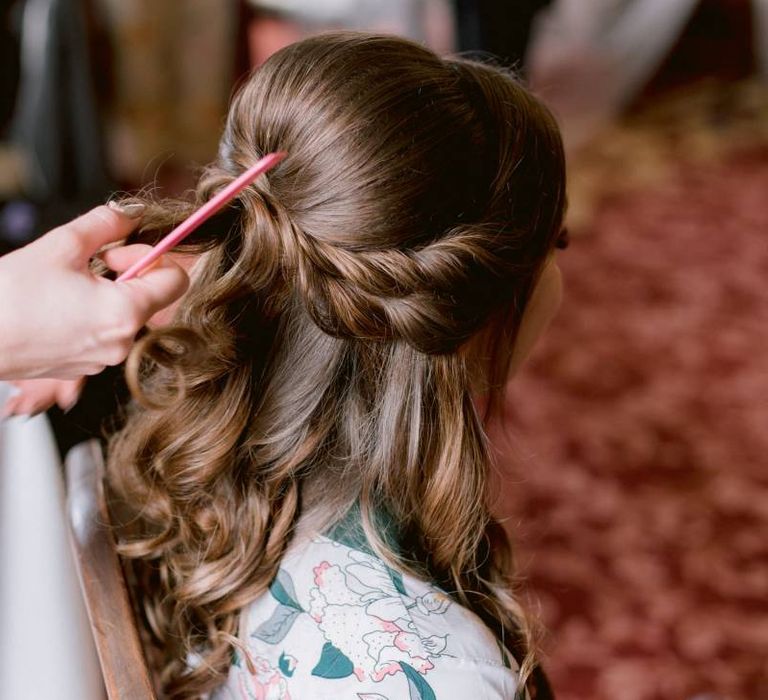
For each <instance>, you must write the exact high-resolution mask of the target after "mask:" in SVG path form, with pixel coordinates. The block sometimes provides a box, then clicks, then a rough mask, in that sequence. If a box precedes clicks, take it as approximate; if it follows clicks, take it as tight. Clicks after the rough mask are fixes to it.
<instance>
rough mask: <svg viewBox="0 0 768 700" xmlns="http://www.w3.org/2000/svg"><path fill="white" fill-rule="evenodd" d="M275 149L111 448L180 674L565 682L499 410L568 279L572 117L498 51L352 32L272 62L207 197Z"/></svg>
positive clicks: (362, 684)
mask: <svg viewBox="0 0 768 700" xmlns="http://www.w3.org/2000/svg"><path fill="white" fill-rule="evenodd" d="M278 150H284V151H287V152H288V154H289V155H288V157H287V158H286V160H285V161H283V162H282V163H281V164H280V165H278V166H277V167H276V168H275V169H274V170H272V171H271V172H269V173H268V175H267V176H265V177H263V178H261V179H260V180H259V181H257V182H256V184H254V185H253V186H252V187H249V188H248V189H247V190H246V191H245V192H244V193H243V194H242V195H240V197H239V201H238V205H237V208H236V209H235V210H234V213H235V216H234V217H230V218H233V219H234V220H233V221H232V222H231V225H228V226H225V227H222V229H221V231H220V232H219V234H218V235H211V234H208V235H207V236H204V237H203V238H202V239H198V240H197V241H196V242H195V246H194V247H195V248H196V250H197V251H201V255H200V258H199V260H198V262H197V263H196V265H195V268H194V271H193V274H192V279H193V282H192V286H191V288H190V291H189V293H188V294H187V295H186V297H185V298H184V300H183V302H182V304H181V306H180V307H179V308H178V310H177V312H176V315H175V318H174V320H173V322H172V324H171V325H169V326H166V327H165V328H163V329H161V330H155V331H153V332H151V333H150V334H149V335H147V336H145V337H144V338H143V339H142V341H141V342H140V343H139V344H138V345H137V347H136V349H135V351H134V353H133V355H132V357H131V360H130V361H129V365H128V379H129V383H130V384H131V386H132V390H133V391H134V394H135V396H136V397H137V399H138V400H139V403H140V404H141V405H142V406H143V407H138V406H137V407H135V408H134V409H132V412H131V413H130V415H129V417H128V421H127V423H126V425H125V427H124V429H123V430H122V431H121V432H120V433H119V434H118V435H117V436H116V437H115V438H114V439H113V441H112V443H111V446H110V454H109V481H110V485H111V489H112V491H113V498H114V501H115V503H114V510H115V512H116V513H117V512H118V511H119V512H120V519H121V522H122V523H124V524H123V525H122V526H121V538H122V541H121V550H122V552H123V554H124V555H125V557H127V559H128V561H129V562H131V564H132V572H133V576H134V578H135V584H136V589H137V596H138V599H139V601H140V605H141V608H142V610H143V613H144V621H145V623H146V626H147V628H148V630H150V632H151V635H152V640H153V644H154V647H155V648H156V650H157V654H156V655H155V663H156V664H157V666H158V668H159V670H160V672H161V673H160V675H161V682H162V686H163V688H164V693H165V694H166V695H167V697H172V698H188V697H199V696H201V695H205V694H208V693H212V697H215V698H282V699H287V698H291V699H292V700H301V699H304V698H310V699H316V698H329V699H330V698H333V699H336V698H350V699H352V698H354V699H358V698H360V699H365V700H373V699H376V700H381V699H382V698H386V699H387V700H401V699H403V698H410V699H411V700H417V699H420V700H429V699H432V698H438V699H439V700H459V699H463V698H476V699H477V700H480V699H481V698H482V699H486V698H488V699H490V698H494V699H496V698H513V697H514V696H515V694H516V693H520V695H521V696H523V695H524V693H525V686H526V685H527V687H528V691H529V693H530V694H531V695H535V689H536V688H537V687H538V688H539V689H540V690H539V697H544V693H543V691H542V690H541V689H543V688H544V687H545V684H544V683H543V682H542V681H541V676H540V674H539V673H538V672H537V667H536V664H535V661H534V659H533V654H532V649H531V646H530V639H529V637H530V635H529V626H528V624H527V623H526V621H525V618H524V615H523V613H522V610H521V607H520V605H519V604H518V602H517V601H516V600H515V598H514V597H513V595H512V591H511V587H510V582H511V580H512V576H513V571H512V570H511V564H510V560H509V557H508V550H507V543H506V539H505V537H504V535H503V532H502V530H501V528H500V526H499V525H498V524H497V523H496V522H495V521H494V519H493V518H492V516H491V515H490V512H489V507H488V505H487V501H488V500H489V496H492V495H493V494H492V492H493V491H496V492H498V489H499V484H492V483H491V479H490V470H491V459H490V449H489V445H488V442H487V440H486V434H485V431H484V421H485V420H487V419H488V418H489V416H490V415H491V414H492V413H493V412H494V410H495V409H496V407H497V406H498V405H499V402H498V401H497V400H496V399H498V397H499V395H500V393H501V391H502V390H503V387H504V384H505V379H506V377H507V374H508V372H509V369H510V365H511V364H513V363H517V362H518V361H519V359H520V358H521V357H522V355H523V354H524V353H525V348H526V347H527V346H529V345H530V343H531V341H532V338H533V336H534V335H535V334H536V332H537V327H538V326H540V325H542V323H543V321H544V320H545V319H546V317H548V316H549V315H551V313H552V311H553V309H554V307H555V306H556V303H557V295H558V289H559V288H558V280H559V278H558V272H557V268H556V265H555V264H554V262H553V255H552V254H553V248H554V246H555V244H556V241H557V238H558V234H559V232H560V225H561V218H562V212H563V203H564V163H563V152H562V146H561V141H560V137H559V135H558V131H557V127H556V125H555V122H554V120H553V118H552V116H551V115H550V114H549V112H548V111H547V110H546V109H545V108H544V107H543V106H542V105H541V104H540V103H539V102H537V101H536V100H535V99H534V98H533V97H532V96H531V95H530V94H528V93H527V92H526V91H525V90H524V89H523V88H522V87H521V86H520V85H519V84H518V83H517V82H516V81H515V79H514V78H512V77H510V76H509V75H508V74H507V73H505V72H504V71H502V70H501V69H498V68H495V67H492V66H488V65H482V64H479V63H474V62H471V61H467V60H463V59H459V58H452V59H445V60H443V59H441V58H438V57H437V56H436V55H434V54H433V53H431V52H430V51H428V50H426V49H424V48H422V47H420V46H418V45H416V44H413V43H410V42H407V41H404V40H401V39H396V38H390V37H380V36H369V35H360V34H334V35H325V36H320V37H316V38H312V39H308V40H306V41H302V42H300V43H298V44H294V45H292V46H289V47H288V48H286V49H284V50H282V51H280V52H279V53H277V54H275V55H274V56H273V57H272V58H270V59H269V60H268V61H267V62H266V63H265V64H264V65H263V66H262V67H261V68H259V69H258V70H257V71H256V72H255V73H254V74H253V75H252V76H251V77H250V79H249V80H248V81H247V83H246V84H245V85H244V86H243V87H242V89H241V90H240V92H239V94H238V95H237V97H236V98H235V100H234V102H233V104H232V106H231V109H230V112H229V118H228V121H227V125H226V129H225V132H224V135H223V137H222V140H221V148H220V154H219V158H218V161H217V162H216V164H215V165H214V166H213V167H211V168H210V169H209V170H208V171H207V172H206V174H205V175H204V176H203V178H202V179H201V181H200V184H199V187H198V191H197V200H198V203H199V202H201V201H203V200H206V199H208V198H209V197H210V196H212V195H213V194H214V193H215V192H216V191H217V190H218V189H220V188H221V187H222V186H224V185H225V184H226V183H227V182H229V181H231V180H232V179H233V178H235V177H236V176H237V175H239V174H240V173H241V172H243V171H244V170H245V169H246V168H247V167H248V166H249V165H251V164H252V163H253V162H254V161H255V160H256V159H258V158H259V157H260V156H262V155H263V154H265V153H268V152H272V151H278ZM190 206H191V205H181V204H178V203H177V204H175V205H171V204H164V205H154V206H153V205H149V207H148V210H147V214H146V215H145V219H144V223H145V227H146V228H148V229H153V230H156V231H160V230H162V229H164V228H167V226H169V225H171V224H173V223H174V222H176V221H178V220H179V219H181V218H182V217H183V216H185V215H186V214H187V213H188V211H189V208H190ZM529 302H530V303H529ZM527 306H528V307H529V308H528V313H527V314H526V319H525V323H523V312H524V310H525V309H526V307H527ZM533 307H535V308H533ZM521 324H522V326H523V331H522V333H523V335H526V336H528V337H519V331H520V329H521ZM526 329H527V330H526ZM480 406H487V409H486V410H483V411H482V412H481V410H480ZM126 510H127V513H126ZM537 679H538V680H537Z"/></svg>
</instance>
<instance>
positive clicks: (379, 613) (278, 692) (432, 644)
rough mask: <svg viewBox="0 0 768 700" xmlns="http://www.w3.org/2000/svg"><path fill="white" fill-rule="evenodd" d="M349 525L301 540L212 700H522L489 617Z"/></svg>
mask: <svg viewBox="0 0 768 700" xmlns="http://www.w3.org/2000/svg"><path fill="white" fill-rule="evenodd" d="M348 525H349V523H347V524H346V525H344V526H342V527H339V526H337V527H335V528H333V529H332V530H331V531H329V532H328V533H326V534H324V535H317V536H315V537H312V538H310V539H307V540H304V541H303V542H294V543H292V545H291V546H290V547H289V549H288V551H287V553H286V555H285V557H284V559H283V561H282V563H281V566H280V569H279V572H278V574H277V577H276V578H275V580H274V581H273V583H272V585H271V586H270V589H269V592H268V593H265V594H264V595H262V596H261V597H260V598H259V599H257V600H256V601H255V602H254V603H252V604H251V606H250V607H249V608H248V610H247V611H246V613H245V614H246V615H247V618H246V620H245V623H246V625H247V627H246V629H247V633H248V651H247V655H248V658H245V655H244V654H243V653H241V652H238V653H237V655H236V656H235V659H234V663H233V665H232V667H231V669H230V673H229V677H228V679H227V682H226V683H225V684H224V685H223V686H221V687H220V688H219V689H217V690H216V691H215V692H214V693H213V695H212V700H347V699H348V700H463V699H464V698H471V700H502V699H507V698H508V699H509V700H512V699H513V698H514V697H515V692H516V690H517V685H518V684H517V673H516V671H517V664H516V662H515V660H514V659H513V658H512V657H511V656H510V655H509V654H508V653H507V652H506V650H505V649H504V648H503V647H502V646H501V645H500V644H499V643H498V642H497V641H496V638H495V637H494V635H493V634H492V633H491V631H490V630H489V629H488V628H487V627H486V626H485V625H484V624H483V622H482V621H481V620H480V618H478V617H477V616H476V615H475V614H474V613H472V612H471V611H469V610H468V609H466V608H464V607H462V606H461V605H459V604H458V603H457V602H455V601H454V600H453V599H451V598H450V597H449V596H448V595H446V594H445V593H444V592H443V591H442V590H440V588H438V587H437V586H436V585H434V584H432V583H428V582H424V581H421V580H418V579H416V578H415V577H412V576H410V575H408V574H401V573H400V572H398V571H395V570H393V569H392V568H390V567H389V566H387V565H386V564H385V563H384V562H383V561H382V560H381V559H380V558H378V557H377V556H375V555H374V553H373V551H372V550H371V549H370V547H369V546H368V544H367V542H366V541H365V537H364V535H362V529H361V528H359V527H357V528H355V527H349V526H348Z"/></svg>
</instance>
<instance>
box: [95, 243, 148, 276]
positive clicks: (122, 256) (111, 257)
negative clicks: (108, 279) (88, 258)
mask: <svg viewBox="0 0 768 700" xmlns="http://www.w3.org/2000/svg"><path fill="white" fill-rule="evenodd" d="M150 250H152V247H151V246H148V245H143V244H141V243H136V244H134V245H127V246H120V247H118V248H109V250H105V251H103V252H102V253H100V254H99V257H100V258H101V259H102V260H103V261H104V264H105V265H106V266H107V267H108V268H109V269H110V270H114V271H115V272H118V273H119V272H125V270H127V269H128V268H129V267H130V266H131V265H133V264H134V263H135V262H138V261H139V260H141V259H142V258H143V257H144V256H145V255H146V254H147V253H149V251H150Z"/></svg>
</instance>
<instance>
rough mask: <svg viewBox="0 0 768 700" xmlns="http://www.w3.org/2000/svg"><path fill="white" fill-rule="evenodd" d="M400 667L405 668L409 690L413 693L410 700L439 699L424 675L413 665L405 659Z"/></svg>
mask: <svg viewBox="0 0 768 700" xmlns="http://www.w3.org/2000/svg"><path fill="white" fill-rule="evenodd" d="M400 668H402V669H403V673H404V674H405V677H406V678H407V679H408V690H409V691H410V693H411V698H410V700H437V696H436V695H435V691H434V690H432V686H430V685H429V683H427V681H425V680H424V678H423V677H422V675H421V674H420V673H419V672H418V671H417V670H416V669H415V668H413V666H409V665H408V664H407V663H405V662H404V661H401V662H400Z"/></svg>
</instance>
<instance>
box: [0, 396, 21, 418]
mask: <svg viewBox="0 0 768 700" xmlns="http://www.w3.org/2000/svg"><path fill="white" fill-rule="evenodd" d="M18 403H19V396H18V394H17V395H15V396H9V397H8V398H7V399H6V401H5V404H3V407H2V408H0V418H9V417H10V416H15V415H16V407H17V406H18Z"/></svg>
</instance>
